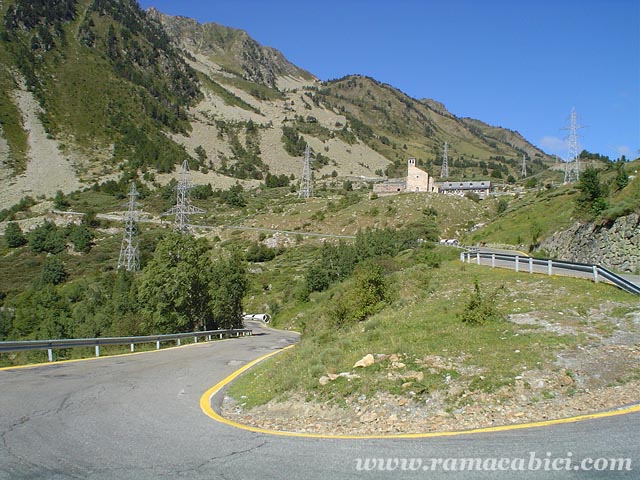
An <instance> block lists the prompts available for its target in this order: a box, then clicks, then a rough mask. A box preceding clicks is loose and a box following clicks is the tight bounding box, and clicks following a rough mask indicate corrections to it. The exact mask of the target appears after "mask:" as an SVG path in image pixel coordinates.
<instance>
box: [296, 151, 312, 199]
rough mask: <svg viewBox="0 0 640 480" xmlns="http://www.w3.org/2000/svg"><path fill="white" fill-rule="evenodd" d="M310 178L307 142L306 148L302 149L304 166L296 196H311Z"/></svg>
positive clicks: (309, 156) (309, 152)
mask: <svg viewBox="0 0 640 480" xmlns="http://www.w3.org/2000/svg"><path fill="white" fill-rule="evenodd" d="M311 180H312V179H311V149H310V148H309V144H308V143H307V148H305V149H304V167H303V168H302V179H301V180H300V191H299V192H298V198H310V197H311V196H313V185H312V183H311Z"/></svg>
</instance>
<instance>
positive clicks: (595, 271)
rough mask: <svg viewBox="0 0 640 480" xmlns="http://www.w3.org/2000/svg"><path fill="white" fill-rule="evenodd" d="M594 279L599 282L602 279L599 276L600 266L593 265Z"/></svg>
mask: <svg viewBox="0 0 640 480" xmlns="http://www.w3.org/2000/svg"><path fill="white" fill-rule="evenodd" d="M593 281H594V282H596V283H598V282H599V281H600V279H599V278H598V266H597V265H594V266H593Z"/></svg>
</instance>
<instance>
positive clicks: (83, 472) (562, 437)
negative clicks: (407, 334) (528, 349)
mask: <svg viewBox="0 0 640 480" xmlns="http://www.w3.org/2000/svg"><path fill="white" fill-rule="evenodd" d="M254 332H255V333H257V335H254V336H253V337H244V338H239V339H232V340H225V341H219V342H213V343H207V344H203V343H201V344H197V345H192V346H188V347H182V348H177V349H171V350H164V351H160V352H152V353H145V354H139V355H132V356H123V357H109V358H107V357H105V358H100V359H96V360H91V361H83V362H77V363H66V364H58V365H55V364H53V365H47V366H40V367H35V368H27V369H19V370H18V369H16V370H9V371H6V370H5V371H0V479H2V480H4V479H54V480H55V479H61V480H62V479H64V480H66V479H136V480H138V479H154V480H156V479H163V478H166V479H175V478H185V479H228V480H232V479H237V480H249V479H355V478H367V479H381V478H446V479H462V478H464V479H467V478H473V479H475V478H483V479H514V478H516V479H517V478H526V479H547V478H550V479H555V478H567V479H577V478H584V479H593V478H625V479H632V478H633V479H637V478H639V477H640V473H639V472H640V442H639V441H638V431H640V413H633V414H627V415H623V416H616V417H610V418H605V419H598V420H590V421H583V422H578V423H571V424H566V425H558V426H552V427H544V428H534V429H525V430H515V431H508V432H501V433H482V434H474V435H463V436H456V437H438V438H422V439H384V440H365V439H359V440H346V439H316V438H291V437H279V436H271V435H266V434H259V433H251V432H247V431H244V430H240V429H236V428H233V427H230V426H227V425H224V424H220V423H217V422H215V421H214V420H212V419H210V418H209V417H207V416H206V415H204V414H203V412H202V411H201V410H200V407H199V400H200V397H201V395H202V394H203V393H204V392H205V391H206V390H207V389H209V388H210V387H211V386H212V385H214V384H215V383H217V382H218V381H220V380H221V379H222V378H224V377H226V376H227V375H229V374H230V373H231V372H233V371H235V370H236V369H237V368H238V367H239V366H240V365H242V364H244V363H246V362H248V361H250V360H252V359H254V358H257V357H259V356H261V355H263V354H265V353H268V352H270V351H273V350H274V349H280V348H282V347H284V346H286V345H289V344H291V343H293V342H295V341H296V335H294V334H292V333H285V332H276V331H274V330H267V329H263V328H260V327H256V328H255V330H254ZM529 452H535V453H536V455H537V456H538V457H540V458H542V459H544V458H546V453H547V452H551V455H553V456H560V457H564V456H566V455H567V452H571V453H572V458H573V459H574V460H580V459H583V458H585V457H592V458H600V457H610V458H619V457H628V458H630V459H631V460H632V462H633V463H632V467H635V471H631V472H624V473H622V474H621V473H610V472H602V473H597V472H594V471H591V472H574V471H561V472H544V471H542V470H538V471H535V472H472V473H470V472H462V473H461V472H458V473H451V472H443V471H441V470H440V471H436V472H426V471H424V470H420V471H417V472H409V471H404V472H403V471H395V472H391V471H379V470H375V471H368V472H365V471H358V470H356V462H357V459H358V458H365V457H375V458H388V457H391V458H394V457H396V458H419V459H429V458H457V457H463V458H471V457H477V458H482V459H487V458H491V457H497V458H502V457H510V458H518V457H523V458H526V459H529V456H530V453H529Z"/></svg>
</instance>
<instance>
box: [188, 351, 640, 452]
mask: <svg viewBox="0 0 640 480" xmlns="http://www.w3.org/2000/svg"><path fill="white" fill-rule="evenodd" d="M294 346H295V345H289V346H288V347H285V348H283V349H281V350H277V351H275V352H271V353H267V354H266V355H263V356H261V357H259V358H256V359H255V360H252V361H251V362H249V363H247V364H246V365H244V366H243V367H241V368H240V369H238V370H236V371H235V372H233V373H232V374H231V375H229V376H228V377H226V378H225V379H223V380H221V381H220V382H218V383H217V384H215V385H214V386H213V387H211V388H210V389H208V390H207V391H206V392H204V393H203V394H202V396H201V397H200V409H201V410H202V411H203V412H204V414H205V415H207V416H208V417H210V418H212V419H213V420H216V421H217V422H220V423H223V424H225V425H228V426H230V427H234V428H239V429H242V430H246V431H249V432H254V433H262V434H265V435H277V436H282V437H302V438H324V439H345V440H376V439H387V440H389V439H410V438H414V439H415V438H434V437H454V436H462V435H475V434H481V433H495V432H506V431H509V430H524V429H529V428H539V427H548V426H553V425H562V424H566V423H576V422H583V421H586V420H595V419H598V418H607V417H615V416H618V415H627V414H630V413H636V412H640V404H637V405H632V406H629V407H623V408H619V409H616V410H608V411H606V412H598V413H588V414H584V415H578V416H575V417H568V418H558V419H554V420H540V421H537V422H529V423H519V424H514V425H501V426H497V427H482V428H474V429H471V430H460V431H446V432H426V433H397V434H388V435H382V434H379V435H330V434H320V433H302V432H286V431H279V430H270V429H267V428H260V427H253V426H251V425H245V424H243V423H239V422H235V421H233V420H229V419H227V418H224V417H223V416H222V415H220V414H219V413H217V412H216V411H215V410H214V409H213V408H211V399H212V398H213V397H214V396H215V395H216V394H217V393H219V392H220V390H222V389H223V388H224V387H225V386H227V385H228V384H229V383H231V382H232V381H233V380H235V379H236V378H237V377H238V376H240V375H241V374H243V373H244V372H246V371H247V370H249V369H250V368H251V367H253V366H255V365H257V364H258V363H260V362H262V361H263V360H266V359H267V358H269V357H272V356H274V355H277V354H279V353H282V352H284V351H285V350H288V349H290V348H293V347H294Z"/></svg>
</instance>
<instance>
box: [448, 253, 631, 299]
mask: <svg viewBox="0 0 640 480" xmlns="http://www.w3.org/2000/svg"><path fill="white" fill-rule="evenodd" d="M472 259H475V260H476V262H477V263H478V265H480V264H481V260H483V259H485V260H491V267H495V266H496V261H498V260H502V261H507V262H511V263H513V268H514V270H515V271H516V272H518V271H521V270H522V271H525V270H528V271H529V273H534V270H535V268H534V267H536V266H542V267H543V268H545V269H546V273H547V274H548V275H553V274H554V272H558V271H559V270H565V271H568V272H582V273H587V274H589V275H590V276H592V278H593V281H594V282H596V283H598V282H599V281H600V280H601V279H604V280H606V281H608V282H610V283H612V284H614V285H615V286H617V287H618V288H621V289H622V290H624V291H626V292H629V293H633V294H636V295H640V286H638V285H636V284H635V283H633V282H630V281H629V280H627V279H626V278H624V277H621V276H620V275H618V274H616V273H613V272H612V271H610V270H607V269H606V268H604V267H601V266H600V265H592V264H587V263H576V262H567V261H564V260H552V259H549V258H535V257H528V256H523V255H511V254H505V253H490V252H481V251H480V250H478V249H474V250H473V251H468V252H461V253H460V260H461V261H463V262H465V261H466V262H468V263H471V261H472Z"/></svg>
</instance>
